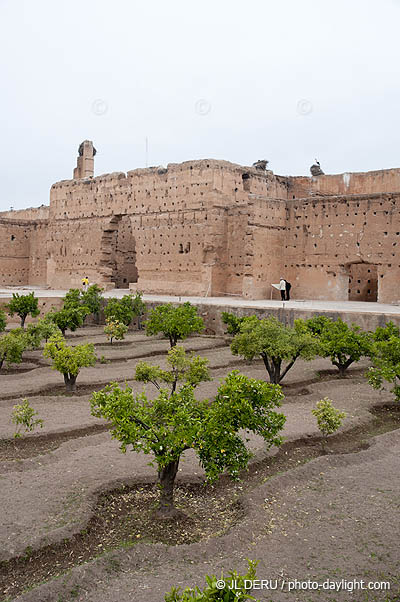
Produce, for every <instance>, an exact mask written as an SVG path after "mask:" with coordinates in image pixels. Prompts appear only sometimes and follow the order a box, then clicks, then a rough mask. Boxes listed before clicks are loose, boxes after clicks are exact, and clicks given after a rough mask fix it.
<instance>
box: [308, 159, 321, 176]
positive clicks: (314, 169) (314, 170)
mask: <svg viewBox="0 0 400 602" xmlns="http://www.w3.org/2000/svg"><path fill="white" fill-rule="evenodd" d="M310 172H311V175H312V176H323V175H324V172H323V171H322V169H321V164H320V162H319V161H318V159H315V163H314V164H313V165H311V167H310Z"/></svg>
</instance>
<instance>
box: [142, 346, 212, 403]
mask: <svg viewBox="0 0 400 602" xmlns="http://www.w3.org/2000/svg"><path fill="white" fill-rule="evenodd" d="M167 364H168V365H169V367H170V369H169V370H162V369H161V368H159V367H158V366H151V365H150V364H147V363H146V362H139V363H138V364H137V366H136V374H135V379H136V380H138V381H141V382H144V383H152V384H153V385H154V386H155V387H156V388H157V389H158V390H159V391H160V390H161V388H162V385H161V384H160V383H166V384H168V385H170V386H171V393H174V391H175V390H176V387H177V384H178V382H184V383H186V384H189V385H191V386H192V387H193V388H196V387H197V386H198V385H199V384H200V383H201V382H204V381H207V380H211V377H210V373H209V370H208V359H207V358H205V357H200V356H195V355H193V354H191V355H186V352H185V349H184V348H183V347H181V346H180V345H176V346H175V347H172V348H171V349H170V350H169V351H168V354H167Z"/></svg>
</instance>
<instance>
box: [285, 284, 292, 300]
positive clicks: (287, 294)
mask: <svg viewBox="0 0 400 602" xmlns="http://www.w3.org/2000/svg"><path fill="white" fill-rule="evenodd" d="M285 283H286V301H290V289H291V288H292V285H291V284H290V282H288V281H287V280H285Z"/></svg>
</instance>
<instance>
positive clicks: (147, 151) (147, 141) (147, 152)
mask: <svg viewBox="0 0 400 602" xmlns="http://www.w3.org/2000/svg"><path fill="white" fill-rule="evenodd" d="M148 166H149V139H148V138H147V136H146V167H148Z"/></svg>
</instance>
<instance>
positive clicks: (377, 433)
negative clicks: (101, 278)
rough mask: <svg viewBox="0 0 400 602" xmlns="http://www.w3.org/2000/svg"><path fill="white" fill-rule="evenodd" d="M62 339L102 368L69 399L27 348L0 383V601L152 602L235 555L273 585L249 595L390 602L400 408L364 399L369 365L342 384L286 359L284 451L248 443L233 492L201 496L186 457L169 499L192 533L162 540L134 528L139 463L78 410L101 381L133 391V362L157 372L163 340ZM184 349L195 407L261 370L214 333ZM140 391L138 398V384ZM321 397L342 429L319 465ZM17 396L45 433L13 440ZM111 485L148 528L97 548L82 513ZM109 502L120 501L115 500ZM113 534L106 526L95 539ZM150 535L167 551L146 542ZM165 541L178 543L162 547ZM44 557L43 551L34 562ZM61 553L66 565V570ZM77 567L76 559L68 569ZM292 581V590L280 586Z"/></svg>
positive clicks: (395, 587) (224, 566)
mask: <svg viewBox="0 0 400 602" xmlns="http://www.w3.org/2000/svg"><path fill="white" fill-rule="evenodd" d="M69 340H70V342H71V343H75V342H76V343H78V342H79V343H80V342H93V343H95V345H96V352H97V355H98V357H101V356H103V358H102V362H103V363H97V365H96V366H95V367H94V368H90V369H83V370H82V372H81V374H80V375H79V377H78V381H77V385H78V391H77V394H76V395H74V396H67V395H66V394H65V393H64V385H63V382H62V377H61V375H60V374H59V373H58V372H55V371H53V370H51V369H50V367H49V364H48V362H47V360H45V359H43V357H42V356H41V353H40V351H37V352H31V353H28V354H26V362H25V363H24V364H22V365H21V366H19V367H18V369H17V370H11V371H9V372H8V371H7V370H5V371H2V372H3V373H2V374H1V375H0V385H1V386H0V508H1V516H0V542H1V543H0V561H2V563H1V567H0V578H1V571H3V581H2V582H3V587H2V590H1V593H0V600H18V601H21V602H22V601H24V602H47V601H49V602H50V601H51V602H53V601H57V602H69V601H73V600H82V601H85V602H89V601H90V602H95V601H96V602H98V601H101V602H103V601H104V602H127V601H128V600H129V601H132V600H133V601H138V602H139V601H140V602H162V601H163V600H164V594H165V592H167V591H169V590H170V589H171V587H172V586H180V587H186V586H195V585H196V584H197V585H200V586H203V585H204V576H205V575H206V574H210V573H213V574H214V573H215V574H217V575H218V576H220V575H221V571H222V570H223V571H224V573H226V572H227V571H229V570H230V569H237V570H240V571H244V570H245V568H246V558H250V559H257V560H259V565H258V569H257V575H258V577H259V578H260V579H264V580H272V581H271V583H270V585H271V586H272V587H274V586H276V585H277V586H278V589H277V590H273V591H270V590H267V589H263V590H261V591H260V590H258V591H256V590H254V591H253V592H252V593H253V595H254V596H255V598H256V599H257V600H263V601H264V600H272V601H281V600H282V601H286V600H288V601H289V600H290V601H295V600H325V599H327V600H337V601H346V602H347V601H353V600H354V601H358V600H360V601H363V600H365V601H373V600H400V594H399V593H398V592H399V586H400V577H399V575H400V571H399V568H400V546H399V512H400V478H399V452H400V431H399V430H396V429H397V427H398V425H399V413H398V412H396V408H392V403H393V400H392V395H391V394H390V393H389V392H381V393H379V392H376V391H374V390H373V389H371V388H370V387H369V385H368V384H367V383H366V381H365V378H364V376H363V373H364V371H365V368H366V366H367V363H366V362H364V363H363V362H361V363H359V364H357V365H355V366H354V368H352V369H350V370H349V375H348V377H347V378H345V379H339V378H338V377H337V374H336V372H335V371H334V370H332V366H331V364H330V362H329V360H323V359H318V360H316V361H314V362H311V363H304V362H303V363H302V362H298V363H297V364H296V365H295V366H294V368H293V369H292V370H291V371H290V372H289V373H288V375H287V377H286V379H285V384H284V386H283V391H284V394H285V399H284V402H283V406H282V411H283V412H284V413H285V414H286V416H287V422H286V425H285V430H284V436H285V441H286V443H285V444H284V446H283V447H282V448H281V450H279V451H278V450H270V451H269V452H266V450H265V447H264V445H263V442H262V440H260V439H259V438H257V437H252V438H251V441H250V445H251V448H252V450H253V452H254V459H253V461H252V465H251V468H250V470H249V472H248V473H246V474H244V475H243V479H242V481H241V482H240V483H239V485H235V486H232V485H231V484H230V483H229V482H228V481H227V480H224V479H223V480H222V481H221V483H220V484H219V485H217V486H216V487H214V488H213V489H206V490H205V489H204V487H202V486H200V483H202V479H203V471H202V469H201V467H200V466H199V464H198V462H197V460H196V457H195V456H194V454H193V453H191V452H188V453H186V454H185V456H184V458H183V459H182V462H181V465H180V471H179V482H180V483H181V484H182V487H181V489H180V493H179V496H180V498H179V499H181V498H182V500H183V501H182V503H183V505H184V504H185V500H186V502H188V503H189V506H190V504H192V505H193V506H194V507H195V508H198V510H199V515H201V513H202V512H203V516H202V517H201V518H199V519H198V524H197V523H196V520H197V519H195V520H194V521H193V522H192V523H190V524H189V527H187V526H185V525H183V526H180V525H173V526H172V529H171V527H168V528H167V527H165V529H164V531H165V532H164V533H163V532H162V531H163V528H162V529H158V530H157V528H156V527H154V529H153V530H152V526H151V525H150V524H149V523H148V522H147V523H146V517H145V514H146V504H148V505H149V504H151V503H152V499H153V498H152V495H153V494H152V493H151V491H150V489H151V488H148V487H147V485H146V484H150V483H152V482H153V481H154V479H155V472H154V469H153V468H152V467H150V466H149V465H148V461H149V458H148V457H145V456H141V455H139V454H132V453H130V452H128V453H127V454H121V453H120V451H119V446H118V443H117V442H116V441H113V440H112V439H111V438H110V435H109V433H108V431H107V425H106V424H105V423H104V422H103V421H100V420H99V419H97V418H94V417H92V416H91V415H90V407H89V403H88V400H89V398H90V395H91V392H92V391H94V390H98V389H100V388H101V387H102V386H104V385H105V384H106V383H108V382H110V381H116V380H117V381H121V382H122V383H124V382H125V381H126V382H127V383H128V384H129V385H130V386H132V388H133V389H134V390H135V391H140V390H142V388H143V385H142V384H139V383H136V382H135V381H133V375H134V369H135V365H136V363H137V362H138V361H140V360H141V359H143V358H145V359H146V361H149V362H151V363H159V364H161V365H164V364H165V352H166V351H167V349H168V344H167V342H166V341H165V340H162V339H154V338H148V337H146V336H145V335H144V334H143V333H137V332H130V333H129V334H128V336H127V339H126V341H125V342H123V343H121V344H118V345H113V346H112V347H111V346H110V345H109V344H105V338H104V335H103V334H102V329H101V328H85V329H81V330H79V331H78V332H77V333H75V334H74V335H73V336H70V337H69ZM185 347H186V349H190V350H193V351H195V352H196V353H199V354H200V355H205V356H206V357H208V358H209V360H210V367H211V372H212V376H213V381H211V382H209V383H204V384H203V385H201V386H200V387H199V389H198V395H199V396H201V397H204V398H206V397H212V396H213V395H214V394H215V391H216V389H217V386H218V383H219V380H220V379H221V378H223V377H224V376H226V374H227V372H229V371H230V370H232V369H240V370H241V371H242V372H243V373H245V374H247V375H248V376H252V377H255V378H260V379H265V378H266V376H267V375H266V371H265V368H264V367H263V365H262V363H261V362H253V363H251V364H250V363H246V362H244V361H241V360H240V359H239V358H237V357H235V356H232V355H231V353H230V349H229V346H227V344H226V341H225V340H224V338H223V337H194V338H191V339H189V340H187V341H186V342H185ZM104 362H105V363H104ZM16 372H17V373H16ZM147 391H148V392H149V393H151V386H148V387H147ZM325 396H329V397H330V398H331V399H332V400H333V401H334V405H335V406H336V407H339V408H340V409H343V410H345V411H346V412H347V419H346V421H345V424H344V426H343V427H342V429H341V431H340V433H341V434H339V436H338V437H336V438H334V439H333V440H332V443H331V445H330V452H331V453H328V454H325V455H324V454H322V453H321V446H320V441H319V440H318V430H317V428H316V424H315V419H314V417H313V416H312V415H311V409H312V408H313V406H314V405H315V403H316V401H318V400H319V399H321V398H323V397H325ZM24 397H28V399H29V401H30V403H31V405H32V406H33V407H34V408H35V409H36V410H37V411H38V413H39V415H40V417H41V418H43V420H44V427H43V429H41V430H39V431H38V432H37V433H35V434H34V435H29V436H26V437H24V438H23V439H22V440H20V441H18V442H16V443H15V444H14V442H13V440H12V436H13V432H14V427H13V425H12V424H11V421H10V416H11V411H12V407H13V405H14V404H16V403H19V402H20V401H21V399H22V398H24ZM374 408H375V410H374ZM385 431H386V432H385ZM121 484H126V485H129V487H132V486H135V487H136V489H134V491H133V493H129V491H130V490H129V489H127V490H126V492H127V493H126V494H124V495H125V498H126V499H125V498H124V499H125V502H126V503H128V502H129V503H131V504H133V506H131V507H134V505H135V504H136V505H137V513H138V516H139V517H140V516H143V523H144V524H145V527H146V528H145V529H144V532H143V529H142V530H141V525H140V524H138V522H136V523H132V529H133V531H134V534H133V535H132V537H133V541H134V542H135V543H134V545H133V543H132V540H130V542H129V545H126V544H125V545H119V547H118V548H116V549H114V550H110V548H111V547H113V545H116V543H115V541H111V540H110V539H109V538H110V533H109V532H108V533H106V531H107V528H104V525H100V524H99V523H94V522H93V520H94V518H93V516H94V513H95V508H96V505H97V504H98V503H99V500H100V502H101V500H102V499H103V498H102V497H101V494H102V493H103V492H108V491H110V490H115V489H116V488H117V487H120V486H121ZM138 486H139V493H138ZM185 488H186V489H185ZM118 496H119V497H118ZM129 496H131V498H130V501H129V499H128V498H129ZM135 496H136V497H135ZM115 499H116V500H117V501H115V500H114V501H113V503H115V504H120V499H121V495H120V494H119V493H118V494H117V498H115ZM107 500H108V502H107V503H109V504H110V503H111V502H110V500H109V498H106V501H107ZM97 508H99V507H97ZM142 513H143V514H142ZM207 513H209V515H210V516H211V521H212V523H211V526H210V528H207V525H206V524H205V523H206V521H207V520H208V518H207V516H208V515H207ZM139 523H140V521H139ZM107 524H108V525H109V524H110V523H107ZM89 527H90V528H89ZM114 529H116V530H118V528H117V526H115V525H114V523H113V526H112V529H108V531H114ZM191 529H192V530H195V529H197V531H196V537H194V536H193V537H192V539H190V536H187V530H189V531H190V530H191ZM212 529H214V530H215V531H216V532H217V534H216V535H214V534H213V533H212ZM97 532H98V533H97ZM100 532H101V536H100ZM87 533H91V534H92V535H91V537H92V538H93V539H95V536H98V541H99V543H98V544H96V545H98V551H97V552H96V553H95V554H93V553H92V555H91V558H92V559H91V560H90V561H86V562H85V560H87V558H88V557H87V556H85V545H84V544H82V543H81V542H82V537H84V536H86V535H87ZM93 534H94V535H93ZM201 534H202V535H201ZM192 535H193V534H192ZM180 537H181V539H180ZM154 538H156V539H157V538H158V539H159V540H161V541H164V543H153V540H154ZM174 538H175V539H176V540H177V541H182V542H184V543H180V544H179V545H173V542H174ZM111 539H112V538H111ZM96 541H97V540H96ZM110 541H111V543H112V544H113V545H109V544H110ZM189 541H194V543H187V542H189ZM104 542H106V544H107V545H106V544H105V543H104ZM107 542H108V543H107ZM185 542H186V543H185ZM59 545H62V546H64V548H63V549H64V552H63V553H64V561H63V562H64V564H63V563H61V561H60V568H59V571H57V562H58V558H59V557H60V556H58V555H57V554H59V552H57V551H56V552H54V550H55V549H56V548H57V546H59ZM80 545H81V546H82V550H83V552H82V555H81V556H79V550H80V548H79V546H80ZM46 546H48V547H47V548H46ZM74 546H75V547H77V548H79V550H78V552H76V550H75V552H74ZM41 549H44V550H45V551H44V552H42V553H38V550H41ZM57 549H58V548H57ZM46 550H47V551H46ZM49 550H53V552H54V554H55V555H54V556H52V557H51V556H49V558H53V557H54V558H55V560H54V562H53V563H52V561H51V560H50V561H48V563H50V564H51V563H52V564H53V566H52V567H51V570H50V568H49V575H48V576H47V575H46V573H44V574H43V572H40V571H39V569H37V568H36V566H39V565H40V566H41V570H43V564H44V561H43V559H45V558H46V554H48V551H49ZM66 550H68V552H67V555H68V554H70V556H71V558H75V557H76V558H77V560H76V561H75V560H74V561H71V563H70V564H68V563H67V564H65V555H66ZM104 550H106V551H104ZM53 552H52V553H53ZM40 554H42V555H40ZM16 558H19V559H20V560H18V561H15V559H16ZM79 558H80V559H81V560H80V562H81V564H78V565H77V566H73V565H74V564H76V563H78V562H79ZM5 561H9V562H5ZM13 563H14V564H15V571H14V569H13V568H12V567H14V564H13ZM10 567H11V568H10ZM66 567H67V568H66ZM18 571H19V572H18ZM57 572H59V575H58V576H54V575H56V574H57ZM5 573H7V576H6V577H5V578H4V574H5ZM296 579H297V580H298V581H299V582H302V583H301V584H295V583H293V582H294V580H296ZM309 579H310V580H312V581H313V582H315V583H317V582H318V583H321V584H322V583H324V582H326V580H327V579H330V580H335V581H337V582H340V581H341V580H344V582H347V591H344V590H342V591H339V592H334V591H326V590H325V589H323V588H320V589H319V590H311V589H301V590H300V589H298V588H299V587H304V586H305V585H304V582H306V581H307V580H309ZM353 580H357V581H360V580H363V581H364V585H365V586H366V587H367V586H368V585H367V584H368V583H369V582H377V581H388V582H390V585H391V590H390V591H389V592H385V591H371V590H362V591H361V590H359V589H357V590H355V591H352V592H351V591H348V589H349V588H350V587H351V583H349V582H353ZM34 583H36V585H33V584H34ZM342 583H343V582H342ZM265 585H268V583H266V584H264V586H265ZM295 585H297V589H293V591H290V592H289V591H288V589H289V586H290V587H294V586H295ZM28 586H29V589H27V588H28ZM313 586H315V585H314V584H313ZM24 590H25V591H24Z"/></svg>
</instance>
